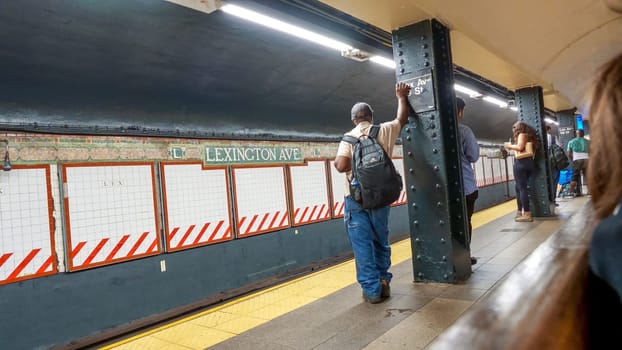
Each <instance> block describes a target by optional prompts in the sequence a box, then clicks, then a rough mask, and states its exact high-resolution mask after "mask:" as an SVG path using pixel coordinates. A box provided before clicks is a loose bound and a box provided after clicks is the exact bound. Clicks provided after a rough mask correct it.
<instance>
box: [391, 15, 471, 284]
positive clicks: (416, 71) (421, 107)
mask: <svg viewBox="0 0 622 350" xmlns="http://www.w3.org/2000/svg"><path fill="white" fill-rule="evenodd" d="M393 57H394V59H395V63H396V77H397V81H398V82H406V83H409V84H411V86H412V92H411V96H410V97H409V100H410V103H411V105H412V106H413V108H414V109H415V111H416V112H417V114H418V115H417V116H416V117H413V118H410V119H409V121H408V124H407V125H406V126H405V127H404V129H403V130H402V141H403V149H404V169H405V173H406V174H404V175H405V179H406V186H407V190H408V205H409V208H408V210H409V211H408V214H409V218H410V236H411V243H412V254H413V271H414V278H415V281H434V282H445V283H455V282H457V281H460V280H464V279H466V278H468V277H469V276H470V274H471V262H470V251H469V243H470V242H469V241H470V237H468V234H467V221H466V204H465V199H464V192H463V186H462V171H461V168H460V142H459V139H458V137H459V135H458V123H457V120H456V101H455V92H454V89H453V83H454V78H453V64H452V59H451V45H450V41H449V30H448V29H447V27H445V26H444V25H442V24H441V23H440V22H438V21H436V20H426V21H422V22H419V23H416V24H413V25H410V26H408V27H405V28H400V29H398V30H396V31H394V32H393Z"/></svg>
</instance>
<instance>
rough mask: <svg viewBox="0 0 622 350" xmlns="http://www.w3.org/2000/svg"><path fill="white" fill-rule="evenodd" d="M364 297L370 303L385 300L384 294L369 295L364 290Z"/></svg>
mask: <svg viewBox="0 0 622 350" xmlns="http://www.w3.org/2000/svg"><path fill="white" fill-rule="evenodd" d="M363 299H365V301H366V302H368V303H370V304H380V303H382V302H383V301H384V299H385V298H383V297H382V296H378V297H369V296H367V295H366V294H365V292H363Z"/></svg>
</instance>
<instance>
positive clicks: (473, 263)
mask: <svg viewBox="0 0 622 350" xmlns="http://www.w3.org/2000/svg"><path fill="white" fill-rule="evenodd" d="M475 264H477V258H474V257H471V265H475Z"/></svg>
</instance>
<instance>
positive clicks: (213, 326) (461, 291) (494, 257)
mask: <svg viewBox="0 0 622 350" xmlns="http://www.w3.org/2000/svg"><path fill="white" fill-rule="evenodd" d="M588 200H589V197H579V198H575V199H562V200H558V202H559V207H557V209H556V212H557V214H558V215H557V216H556V217H551V218H542V219H539V218H536V219H535V221H534V222H531V223H525V222H522V223H521V222H514V208H515V204H514V202H513V201H511V202H507V203H505V204H502V205H501V206H498V207H495V208H491V209H490V210H488V211H483V212H478V213H476V214H475V215H474V218H473V224H474V227H475V229H474V233H473V237H472V242H471V253H472V255H473V256H475V257H477V258H478V263H477V264H476V265H474V266H473V274H472V275H471V277H470V278H469V279H468V280H467V281H465V282H463V283H460V284H441V283H414V282H413V275H412V259H411V258H410V254H411V253H410V241H409V240H405V241H401V242H398V243H396V244H394V245H392V247H393V254H392V257H393V261H394V265H393V267H392V268H391V271H392V273H393V275H394V277H393V282H392V283H391V293H392V296H391V298H390V299H388V300H386V301H385V302H383V303H381V304H376V305H371V304H368V303H365V302H363V299H362V298H361V290H360V287H359V286H358V284H357V283H356V281H355V271H354V266H353V265H354V264H353V262H352V261H350V262H346V263H343V264H340V265H337V266H335V267H331V268H329V269H326V270H322V271H319V272H317V273H314V274H312V275H309V276H305V277H302V278H300V279H297V280H294V281H291V282H288V283H286V284H285V285H283V286H277V287H274V288H270V289H269V290H266V291H263V292H261V293H257V294H255V295H251V296H247V297H244V298H242V299H240V300H238V301H236V302H232V303H228V304H226V305H222V306H219V307H216V308H213V309H210V310H206V311H202V312H200V313H198V314H196V315H193V316H190V317H188V318H186V319H183V320H180V321H176V322H174V323H171V324H168V325H164V326H160V327H158V328H155V329H153V330H150V331H147V332H145V333H143V334H140V335H137V336H134V337H132V338H128V339H125V340H122V341H119V342H117V343H114V344H110V345H108V346H105V347H103V348H102V349H117V350H118V349H122V350H127V349H207V348H209V349H270V350H279V349H288V350H294V349H296V350H306V349H340V350H341V349H425V348H426V347H427V346H428V345H429V344H430V342H432V341H433V340H434V339H435V338H436V337H437V336H438V335H439V334H440V333H441V332H443V330H445V329H446V328H447V327H448V326H450V325H451V324H452V323H453V322H455V321H456V320H457V319H458V317H460V315H461V314H462V313H464V312H465V311H466V310H468V309H469V307H471V306H472V305H473V304H474V303H476V302H478V301H479V300H481V298H482V297H483V296H484V295H486V293H488V292H489V291H490V290H492V289H493V288H494V287H495V285H497V284H498V283H499V282H500V281H502V280H503V278H504V277H505V276H506V275H507V274H508V273H509V272H511V271H512V269H513V268H514V267H515V266H516V265H517V264H518V263H520V262H521V261H522V260H523V259H524V258H525V257H526V256H527V255H528V254H530V253H531V252H532V251H533V250H534V249H535V248H536V247H537V246H538V245H539V244H540V243H542V242H543V241H544V240H546V239H547V238H548V237H549V236H550V235H551V234H552V233H554V232H556V231H557V230H558V229H559V227H560V226H561V225H562V224H563V223H564V222H565V221H566V220H567V218H568V217H570V216H571V215H572V214H573V213H575V212H576V211H577V210H578V209H580V208H581V207H582V206H583V205H584V204H585V203H586V202H587V201H588ZM484 222H486V223H485V224H482V223H484ZM451 350H454V349H451Z"/></svg>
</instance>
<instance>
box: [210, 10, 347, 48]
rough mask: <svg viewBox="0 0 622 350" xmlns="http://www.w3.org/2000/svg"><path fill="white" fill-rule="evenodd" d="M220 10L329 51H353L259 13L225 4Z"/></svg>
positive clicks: (332, 40) (328, 39)
mask: <svg viewBox="0 0 622 350" xmlns="http://www.w3.org/2000/svg"><path fill="white" fill-rule="evenodd" d="M220 9H221V10H222V11H224V12H226V13H228V14H231V15H234V16H237V17H240V18H243V19H246V20H249V21H251V22H255V23H257V24H261V25H263V26H266V27H269V28H272V29H275V30H278V31H281V32H283V33H287V34H290V35H293V36H297V37H299V38H301V39H305V40H309V41H312V42H314V43H316V44H320V45H323V46H326V47H329V48H331V49H335V50H338V51H340V52H341V51H347V50H352V49H354V48H353V47H352V46H350V45H348V44H345V43H342V42H340V41H337V40H334V39H331V38H329V37H326V36H324V35H321V34H317V33H313V32H312V31H309V30H306V29H304V28H300V27H297V26H295V25H291V24H289V23H285V22H283V21H279V20H278V19H275V18H272V17H268V16H266V15H262V14H261V13H258V12H255V11H251V10H248V9H245V8H243V7H240V6H236V5H230V4H227V5H224V6H222V7H221V8H220Z"/></svg>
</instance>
